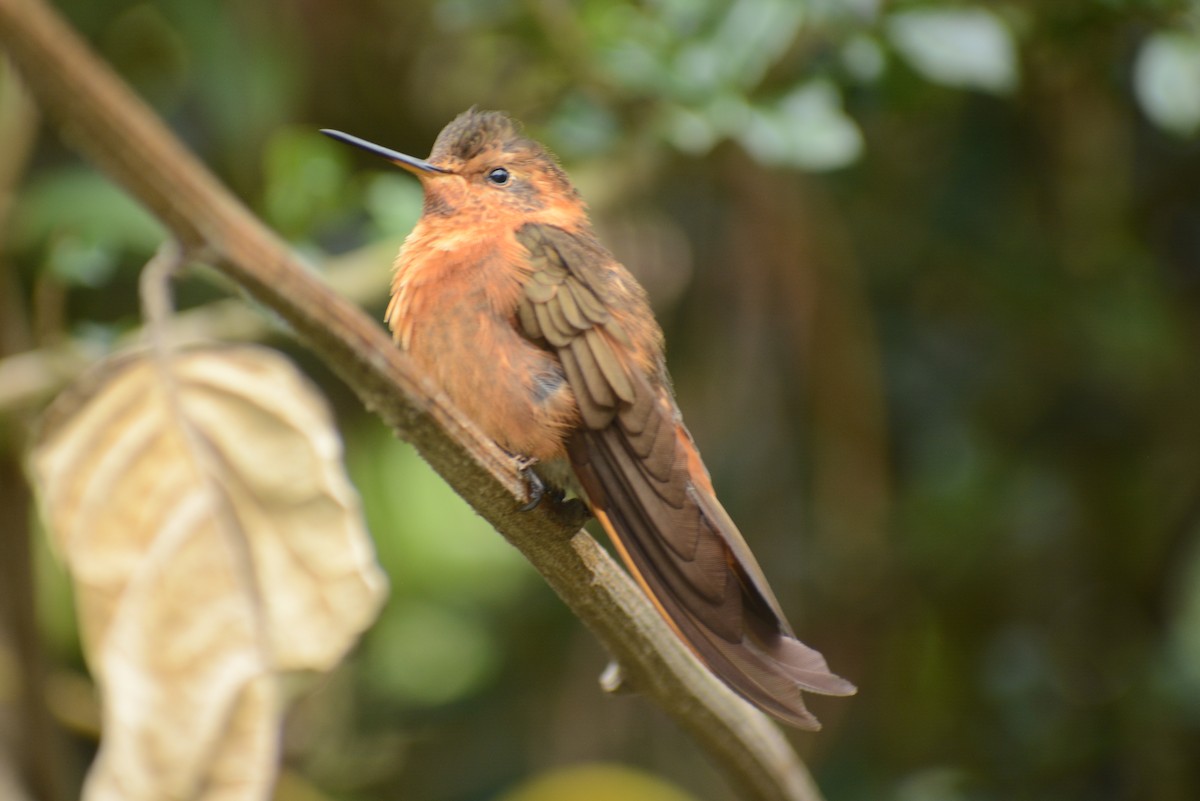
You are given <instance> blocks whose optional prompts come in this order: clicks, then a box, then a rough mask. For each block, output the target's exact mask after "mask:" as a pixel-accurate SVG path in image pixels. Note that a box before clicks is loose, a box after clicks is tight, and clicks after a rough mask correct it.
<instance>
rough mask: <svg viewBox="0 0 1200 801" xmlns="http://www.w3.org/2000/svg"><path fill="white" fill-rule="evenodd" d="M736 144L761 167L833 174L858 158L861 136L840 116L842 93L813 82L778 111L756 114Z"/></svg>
mask: <svg viewBox="0 0 1200 801" xmlns="http://www.w3.org/2000/svg"><path fill="white" fill-rule="evenodd" d="M738 139H739V141H741V143H742V144H743V145H745V147H746V149H747V150H748V151H749V152H750V154H751V155H752V156H754V157H755V158H756V159H758V160H759V161H761V162H763V163H764V164H780V165H785V166H789V167H799V168H802V169H808V170H832V169H836V168H838V167H844V166H846V165H847V164H851V163H853V162H854V161H855V160H856V159H858V157H859V155H860V154H861V153H862V147H863V141H862V133H861V132H860V131H859V130H858V125H857V124H856V123H855V122H854V120H852V119H850V118H849V117H848V116H846V114H845V112H843V111H842V106H841V94H840V93H839V92H838V90H837V87H835V86H834V85H833V84H831V83H828V82H826V81H812V82H810V83H808V84H805V85H804V86H801V87H800V88H798V89H796V90H795V91H793V92H791V93H790V94H788V95H787V96H786V97H784V98H783V99H782V100H781V101H780V102H779V103H778V104H777V105H776V106H774V107H769V108H765V109H757V108H756V109H755V110H754V113H753V115H752V116H751V118H750V122H749V124H748V125H747V126H746V127H745V128H744V129H743V130H742V131H740V132H739V134H738Z"/></svg>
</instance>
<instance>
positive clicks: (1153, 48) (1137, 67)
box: [1133, 31, 1200, 136]
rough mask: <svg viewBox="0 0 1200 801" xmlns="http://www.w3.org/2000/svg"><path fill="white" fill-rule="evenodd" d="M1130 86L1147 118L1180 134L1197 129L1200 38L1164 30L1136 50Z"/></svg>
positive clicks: (1187, 133)
mask: <svg viewBox="0 0 1200 801" xmlns="http://www.w3.org/2000/svg"><path fill="white" fill-rule="evenodd" d="M1133 88H1134V92H1135V94H1136V95H1137V99H1138V103H1139V104H1140V105H1141V107H1142V111H1144V112H1145V113H1146V116H1147V117H1149V118H1150V120H1151V121H1152V122H1153V123H1154V124H1155V125H1157V126H1158V127H1160V128H1162V129H1163V130H1166V131H1170V132H1171V133H1173V134H1177V135H1179V136H1192V135H1193V134H1195V133H1196V131H1197V129H1200V37H1198V36H1197V35H1196V34H1194V33H1190V32H1188V33H1184V32H1181V31H1163V32H1159V33H1156V34H1153V35H1151V36H1150V37H1149V38H1148V39H1146V41H1145V42H1144V43H1142V47H1141V49H1140V50H1138V54H1137V60H1136V61H1135V62H1134V66H1133Z"/></svg>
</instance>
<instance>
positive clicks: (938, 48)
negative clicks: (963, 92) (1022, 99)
mask: <svg viewBox="0 0 1200 801" xmlns="http://www.w3.org/2000/svg"><path fill="white" fill-rule="evenodd" d="M887 32H888V35H889V37H890V39H891V41H892V44H893V45H894V46H895V48H896V50H898V51H899V52H900V54H901V55H902V56H903V57H904V59H905V60H906V61H908V63H909V65H911V66H912V68H913V69H914V70H916V71H917V72H919V73H920V74H921V75H923V76H924V77H926V78H927V79H929V80H931V81H933V82H935V83H940V84H943V85H945V86H957V87H963V88H969V89H982V90H983V91H986V92H994V93H997V94H1000V93H1004V92H1009V91H1011V90H1012V89H1013V88H1015V87H1016V85H1017V56H1016V47H1015V46H1014V44H1013V40H1012V34H1011V33H1010V32H1009V29H1008V26H1007V25H1005V24H1004V22H1003V21H1002V20H1001V19H1000V18H999V17H998V16H996V15H995V14H994V13H992V12H991V11H989V10H987V9H984V8H918V9H913V10H911V11H900V12H897V13H895V14H892V15H890V16H889V17H888V21H887Z"/></svg>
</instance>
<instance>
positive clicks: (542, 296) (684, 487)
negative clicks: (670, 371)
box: [517, 225, 854, 729]
mask: <svg viewBox="0 0 1200 801" xmlns="http://www.w3.org/2000/svg"><path fill="white" fill-rule="evenodd" d="M517 236H518V239H519V240H520V241H521V243H522V244H523V245H524V246H525V247H526V248H528V250H529V253H530V259H531V264H532V266H533V268H534V271H533V274H532V275H531V277H530V279H529V281H528V282H527V284H526V287H525V295H524V297H523V298H522V300H521V302H520V305H519V307H518V321H519V324H520V327H521V330H522V332H523V333H524V334H525V335H526V336H528V337H529V338H530V339H532V340H534V341H538V342H544V343H545V344H547V345H548V346H549V347H550V348H552V349H553V350H554V351H555V352H556V353H557V354H558V356H559V358H560V359H561V360H562V364H563V371H564V372H565V374H566V376H567V380H568V382H569V383H570V385H571V388H572V389H573V390H574V392H575V395H576V398H577V399H578V403H579V410H580V414H581V417H582V420H583V425H582V426H581V427H580V429H579V430H578V431H576V432H575V433H574V434H572V436H571V438H570V440H569V442H568V452H569V455H570V459H571V464H572V467H573V468H574V471H575V473H576V475H577V477H578V478H579V481H580V484H581V486H582V487H583V489H584V491H585V493H586V494H587V499H588V503H589V504H590V505H591V507H592V510H593V512H594V513H595V515H596V517H597V519H598V520H599V521H600V522H601V524H602V525H603V526H604V529H605V531H606V532H607V533H608V535H609V537H610V538H611V539H612V541H613V544H614V545H615V546H616V548H617V550H618V551H619V552H620V553H621V555H622V557H623V558H624V560H625V562H626V564H627V565H628V566H629V568H630V569H631V571H632V572H633V573H634V575H635V577H636V578H637V579H638V581H639V583H640V584H641V585H642V587H643V588H644V589H645V591H646V592H647V594H648V595H649V596H650V598H651V599H652V600H653V601H654V603H655V605H656V606H657V607H658V609H659V611H660V612H662V614H663V616H664V617H665V618H666V620H667V621H668V623H670V624H671V626H672V628H674V629H675V631H676V632H677V633H678V634H679V635H680V637H681V638H682V639H683V640H684V642H686V643H687V644H688V646H689V647H690V648H691V649H692V650H693V651H694V652H695V653H696V655H697V656H699V658H700V659H701V660H702V661H703V662H704V663H705V664H707V665H708V667H709V668H710V669H711V670H712V671H713V672H714V673H715V674H716V675H717V676H718V677H720V678H721V679H722V680H723V681H725V682H726V683H727V684H728V685H730V686H731V687H732V688H733V689H734V690H736V691H737V692H739V693H740V694H742V695H743V696H744V697H746V698H748V699H749V700H751V701H752V702H754V703H756V704H757V705H758V706H760V707H761V708H762V709H763V710H765V711H767V712H769V713H770V714H772V715H775V716H776V717H778V718H780V719H782V720H784V721H787V722H789V723H792V724H793V725H796V726H800V727H801V728H807V729H815V728H819V724H818V723H817V721H816V719H815V718H814V717H813V716H812V715H811V714H810V713H809V712H808V710H807V709H805V707H804V703H803V700H802V699H801V696H800V692H799V691H798V690H799V689H801V688H802V689H805V690H810V691H812V692H818V693H824V694H829V695H847V694H850V693H853V692H854V687H853V685H851V684H850V683H849V682H847V681H845V680H844V679H841V678H839V677H837V676H835V675H833V674H832V673H830V672H829V669H828V667H827V666H826V664H825V659H824V658H823V657H822V656H821V655H820V654H819V653H818V652H817V651H815V650H813V649H811V648H809V647H808V646H806V645H804V644H803V643H801V642H800V641H799V640H797V639H796V638H795V636H794V635H793V634H792V630H791V628H790V627H789V626H788V624H787V621H786V620H785V619H784V617H783V613H782V612H781V611H780V608H779V603H778V602H777V601H776V600H775V596H774V594H773V593H772V592H771V589H770V587H769V586H768V585H767V582H766V579H765V578H764V577H763V574H762V571H761V570H760V569H759V566H758V564H757V563H756V562H755V560H754V557H753V555H752V554H751V553H750V550H749V548H748V547H747V546H746V543H745V541H744V540H743V539H742V536H741V534H740V533H739V532H738V530H737V528H736V527H735V526H734V524H733V521H731V520H730V519H729V516H728V515H727V514H726V513H725V510H724V509H723V508H721V505H720V503H719V502H718V501H717V499H716V496H715V495H714V494H713V492H712V486H711V484H710V482H709V478H708V473H707V471H706V470H705V469H704V466H703V463H702V462H701V461H700V455H699V453H698V452H697V451H696V447H695V445H694V444H693V442H692V439H691V436H690V435H689V434H688V432H687V430H686V429H685V428H684V427H683V423H682V421H681V420H680V417H679V411H678V408H677V407H676V405H675V402H674V399H673V398H672V395H671V391H670V387H669V383H668V380H667V377H666V371H665V368H664V367H663V362H662V356H661V353H662V350H661V341H660V337H661V334H660V333H659V331H658V327H657V326H656V325H655V324H654V323H653V322H652V321H653V317H652V315H651V313H650V310H649V307H648V305H647V303H646V299H645V296H644V294H643V292H642V290H641V288H640V287H639V286H638V285H637V283H636V282H635V281H634V280H633V278H632V276H630V275H629V274H628V273H627V272H626V271H625V270H624V268H623V267H621V266H620V265H619V264H618V263H617V262H616V261H615V260H614V259H613V257H612V256H611V255H610V254H609V253H608V251H606V250H605V249H604V248H603V247H602V246H601V245H600V244H599V243H598V242H596V240H595V239H594V238H593V237H592V236H591V235H590V234H572V233H568V232H566V231H563V230H561V229H558V228H553V227H550V226H542V225H527V226H525V227H524V228H522V229H521V230H520V231H519V232H518V235H517ZM617 309H619V310H622V312H623V313H620V314H617V313H614V310H617ZM640 321H645V323H644V324H643V323H641V322H640Z"/></svg>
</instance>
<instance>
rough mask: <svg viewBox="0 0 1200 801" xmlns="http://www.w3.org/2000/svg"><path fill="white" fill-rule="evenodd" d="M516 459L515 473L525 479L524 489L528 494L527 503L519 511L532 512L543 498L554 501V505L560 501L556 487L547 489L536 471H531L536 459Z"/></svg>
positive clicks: (524, 457)
mask: <svg viewBox="0 0 1200 801" xmlns="http://www.w3.org/2000/svg"><path fill="white" fill-rule="evenodd" d="M516 458H517V471H518V472H519V473H520V474H521V476H522V477H523V478H524V479H525V484H526V489H527V491H528V493H529V501H528V502H527V503H526V504H525V505H524V506H522V507H521V509H520V511H522V512H532V511H533V510H534V509H536V508H538V505H539V504H540V503H541V502H542V499H543V498H545V497H549V498H550V500H552V501H555V502H556V503H557V502H560V501H562V499H563V492H562V490H560V489H558V488H556V487H547V486H546V482H545V481H543V480H542V477H541V476H539V475H538V474H537V471H536V470H534V469H533V467H534V465H536V464H537V459H534V458H533V457H531V456H518V457H516Z"/></svg>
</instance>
